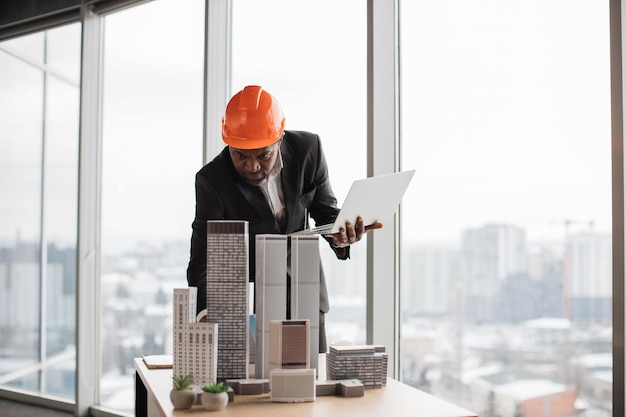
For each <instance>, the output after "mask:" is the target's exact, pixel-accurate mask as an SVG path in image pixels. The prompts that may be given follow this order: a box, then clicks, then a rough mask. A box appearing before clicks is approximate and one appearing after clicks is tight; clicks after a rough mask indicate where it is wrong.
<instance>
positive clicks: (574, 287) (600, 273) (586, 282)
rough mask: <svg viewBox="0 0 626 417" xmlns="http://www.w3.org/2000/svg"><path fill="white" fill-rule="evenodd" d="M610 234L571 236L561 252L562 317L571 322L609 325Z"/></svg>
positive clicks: (610, 289) (589, 233) (610, 280)
mask: <svg viewBox="0 0 626 417" xmlns="http://www.w3.org/2000/svg"><path fill="white" fill-rule="evenodd" d="M611 250H612V249H611V235H608V234H598V233H591V232H584V233H579V234H576V235H574V236H571V237H570V238H569V239H568V241H567V251H566V253H565V273H566V278H567V279H566V281H565V285H564V292H565V293H564V296H565V298H566V301H567V302H568V304H569V305H568V308H567V309H566V317H567V318H571V320H572V321H574V322H579V323H580V322H583V323H589V322H591V323H605V324H608V323H611V313H612V312H611V300H612V294H613V292H612V291H613V290H612V261H611V260H612V253H611Z"/></svg>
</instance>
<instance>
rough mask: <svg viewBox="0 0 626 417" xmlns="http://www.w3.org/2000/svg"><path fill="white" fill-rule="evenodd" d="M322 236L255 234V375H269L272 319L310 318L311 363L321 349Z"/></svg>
mask: <svg viewBox="0 0 626 417" xmlns="http://www.w3.org/2000/svg"><path fill="white" fill-rule="evenodd" d="M319 268H320V258H319V238H318V236H317V235H306V236H304V235H302V236H299V235H292V236H284V235H257V236H256V280H255V286H256V355H255V375H256V378H269V369H270V368H269V354H270V322H271V321H272V320H308V321H309V353H308V354H309V366H310V367H311V368H317V358H318V350H319V291H320V290H319V288H320V287H319V286H320V282H319V274H320V273H319Z"/></svg>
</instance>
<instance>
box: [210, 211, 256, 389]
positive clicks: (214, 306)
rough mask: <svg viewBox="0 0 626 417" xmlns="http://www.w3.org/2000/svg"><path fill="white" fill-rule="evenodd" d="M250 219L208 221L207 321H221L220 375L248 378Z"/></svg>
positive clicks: (218, 361) (218, 360)
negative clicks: (248, 220)
mask: <svg viewBox="0 0 626 417" xmlns="http://www.w3.org/2000/svg"><path fill="white" fill-rule="evenodd" d="M248 255H249V254H248V222H247V221H224V220H220V221H212V220H209V221H207V280H206V292H207V293H206V300H207V321H208V322H209V323H218V324H219V331H220V337H219V339H218V357H217V379H218V380H223V379H247V378H248V356H249V339H248V335H249V333H250V323H249V313H248V288H249V284H248V275H249V267H248Z"/></svg>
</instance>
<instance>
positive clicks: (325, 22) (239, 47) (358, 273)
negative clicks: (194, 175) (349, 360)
mask: <svg viewBox="0 0 626 417" xmlns="http://www.w3.org/2000/svg"><path fill="white" fill-rule="evenodd" d="M331 10H332V13H331V12H330V11H331ZM366 12H367V10H366V4H365V3H364V2H362V1H357V0H351V1H341V2H336V1H331V0H324V1H317V2H294V1H290V0H281V1H278V0H272V1H256V0H234V1H233V41H232V42H233V45H232V89H233V91H232V92H233V93H235V92H236V91H239V90H241V88H243V87H244V86H245V85H248V84H257V85H261V86H263V87H264V88H266V89H267V90H268V91H269V92H270V93H272V94H273V95H274V96H276V98H277V99H278V100H279V101H280V103H281V105H282V107H283V111H284V112H285V117H286V129H291V130H307V131H311V132H315V133H317V134H319V135H320V137H321V140H322V146H323V147H324V151H325V153H326V158H327V161H328V167H329V175H330V179H331V182H332V184H333V189H334V191H335V195H336V196H337V200H338V202H339V204H341V203H342V202H343V199H344V198H345V195H346V194H347V192H348V188H349V187H350V184H351V183H352V181H353V180H354V179H357V178H363V177H365V176H366V161H367V153H366V151H367V146H366V143H367V142H366V139H367V136H366V134H367V131H366V128H367V124H366V116H367V84H366V76H367V72H366V70H367V67H366V51H367V49H366V47H367V22H366ZM304 16H306V18H303V17H304ZM208 140H219V141H221V139H220V138H209V139H208ZM320 256H321V257H322V262H323V266H324V272H325V274H326V282H327V286H328V292H329V299H330V311H329V313H328V315H327V317H326V330H327V338H328V342H329V343H332V342H336V341H341V340H347V341H351V342H354V343H365V288H366V285H365V265H366V264H365V260H366V242H365V241H362V242H360V243H359V244H357V245H354V246H353V247H352V253H351V259H350V260H349V261H338V260H337V259H335V257H334V253H333V252H332V251H331V250H330V249H329V248H328V244H327V243H326V242H325V241H323V242H321V247H320Z"/></svg>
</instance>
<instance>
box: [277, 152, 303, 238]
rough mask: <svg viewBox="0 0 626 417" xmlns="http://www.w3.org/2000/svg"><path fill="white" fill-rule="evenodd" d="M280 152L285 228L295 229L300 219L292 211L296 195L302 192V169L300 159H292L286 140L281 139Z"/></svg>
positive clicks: (296, 200) (294, 211) (296, 199)
mask: <svg viewBox="0 0 626 417" xmlns="http://www.w3.org/2000/svg"><path fill="white" fill-rule="evenodd" d="M281 153H282V156H283V169H282V171H281V173H280V180H281V182H282V184H283V194H284V197H285V209H286V211H287V223H286V224H287V230H295V229H296V228H297V227H298V226H299V222H300V220H301V219H299V218H297V216H294V213H296V204H297V202H298V196H299V195H300V194H302V178H301V177H302V169H301V167H300V161H299V160H297V159H293V156H292V153H291V148H290V147H289V145H288V144H287V143H286V141H283V146H282V147H281ZM294 223H295V224H294Z"/></svg>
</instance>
